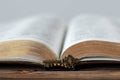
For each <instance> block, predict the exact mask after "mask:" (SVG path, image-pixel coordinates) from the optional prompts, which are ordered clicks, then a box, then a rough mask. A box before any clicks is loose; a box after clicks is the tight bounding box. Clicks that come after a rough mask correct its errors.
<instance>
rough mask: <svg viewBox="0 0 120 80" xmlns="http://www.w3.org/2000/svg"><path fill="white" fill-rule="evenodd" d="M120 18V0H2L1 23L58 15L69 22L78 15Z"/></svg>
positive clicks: (0, 2)
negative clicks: (26, 17)
mask: <svg viewBox="0 0 120 80" xmlns="http://www.w3.org/2000/svg"><path fill="white" fill-rule="evenodd" d="M84 13H90V14H100V15H105V16H114V17H119V16H120V0H0V22H6V21H11V20H15V19H19V18H22V17H25V16H31V15H38V14H53V15H54V14H56V15H58V16H61V17H63V18H64V19H65V20H66V21H69V20H70V19H72V18H73V17H74V16H76V15H78V14H84Z"/></svg>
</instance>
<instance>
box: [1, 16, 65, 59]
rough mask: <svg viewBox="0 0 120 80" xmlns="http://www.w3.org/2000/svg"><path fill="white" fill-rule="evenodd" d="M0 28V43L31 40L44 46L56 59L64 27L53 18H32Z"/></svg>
mask: <svg viewBox="0 0 120 80" xmlns="http://www.w3.org/2000/svg"><path fill="white" fill-rule="evenodd" d="M4 28H5V27H3V26H0V30H1V31H2V30H3V32H0V36H2V37H1V38H0V41H1V42H3V41H9V40H33V41H37V42H40V43H43V44H45V45H46V46H47V47H48V48H49V49H51V50H52V51H53V53H55V55H56V56H57V57H58V56H59V53H60V50H61V44H62V41H63V36H64V30H65V26H64V23H63V22H62V21H61V19H59V18H56V17H54V16H32V17H28V18H25V19H21V20H19V21H16V22H14V23H12V24H11V25H7V28H6V29H4Z"/></svg>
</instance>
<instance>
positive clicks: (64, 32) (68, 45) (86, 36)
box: [0, 15, 120, 70]
mask: <svg viewBox="0 0 120 80" xmlns="http://www.w3.org/2000/svg"><path fill="white" fill-rule="evenodd" d="M0 26H1V27H0V36H1V38H0V66H3V67H8V66H12V67H14V68H15V69H20V67H22V68H30V67H31V68H32V69H35V70H36V69H38V70H39V69H40V70H80V69H85V68H91V67H95V66H96V67H105V66H107V67H110V66H113V65H114V67H116V66H119V65H120V36H119V34H120V22H119V21H118V20H115V19H112V18H108V17H104V16H98V15H80V16H77V17H75V18H74V19H72V20H71V21H70V23H68V25H66V24H65V21H63V20H62V19H60V18H58V17H56V16H31V17H27V18H24V19H21V20H16V21H14V22H11V23H7V24H0ZM103 64H104V65H103ZM25 66H27V67H25ZM8 68H9V67H8Z"/></svg>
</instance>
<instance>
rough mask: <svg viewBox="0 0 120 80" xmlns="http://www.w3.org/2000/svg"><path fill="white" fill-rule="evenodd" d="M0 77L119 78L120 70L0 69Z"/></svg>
mask: <svg viewBox="0 0 120 80" xmlns="http://www.w3.org/2000/svg"><path fill="white" fill-rule="evenodd" d="M0 78H80V79H120V71H119V70H115V71H112V70H107V71H104V70H101V71H99V70H98V71H12V72H11V71H1V72H0Z"/></svg>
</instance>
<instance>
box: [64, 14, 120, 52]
mask: <svg viewBox="0 0 120 80" xmlns="http://www.w3.org/2000/svg"><path fill="white" fill-rule="evenodd" d="M88 40H102V41H110V42H120V24H119V23H118V22H117V21H115V20H112V19H110V18H107V17H103V16H97V15H81V16H78V17H76V18H75V19H73V20H72V21H71V23H70V24H69V28H68V33H67V37H66V40H65V44H64V48H63V52H64V51H65V50H66V49H67V48H68V47H70V46H72V45H75V44H77V43H79V42H83V41H88Z"/></svg>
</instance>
